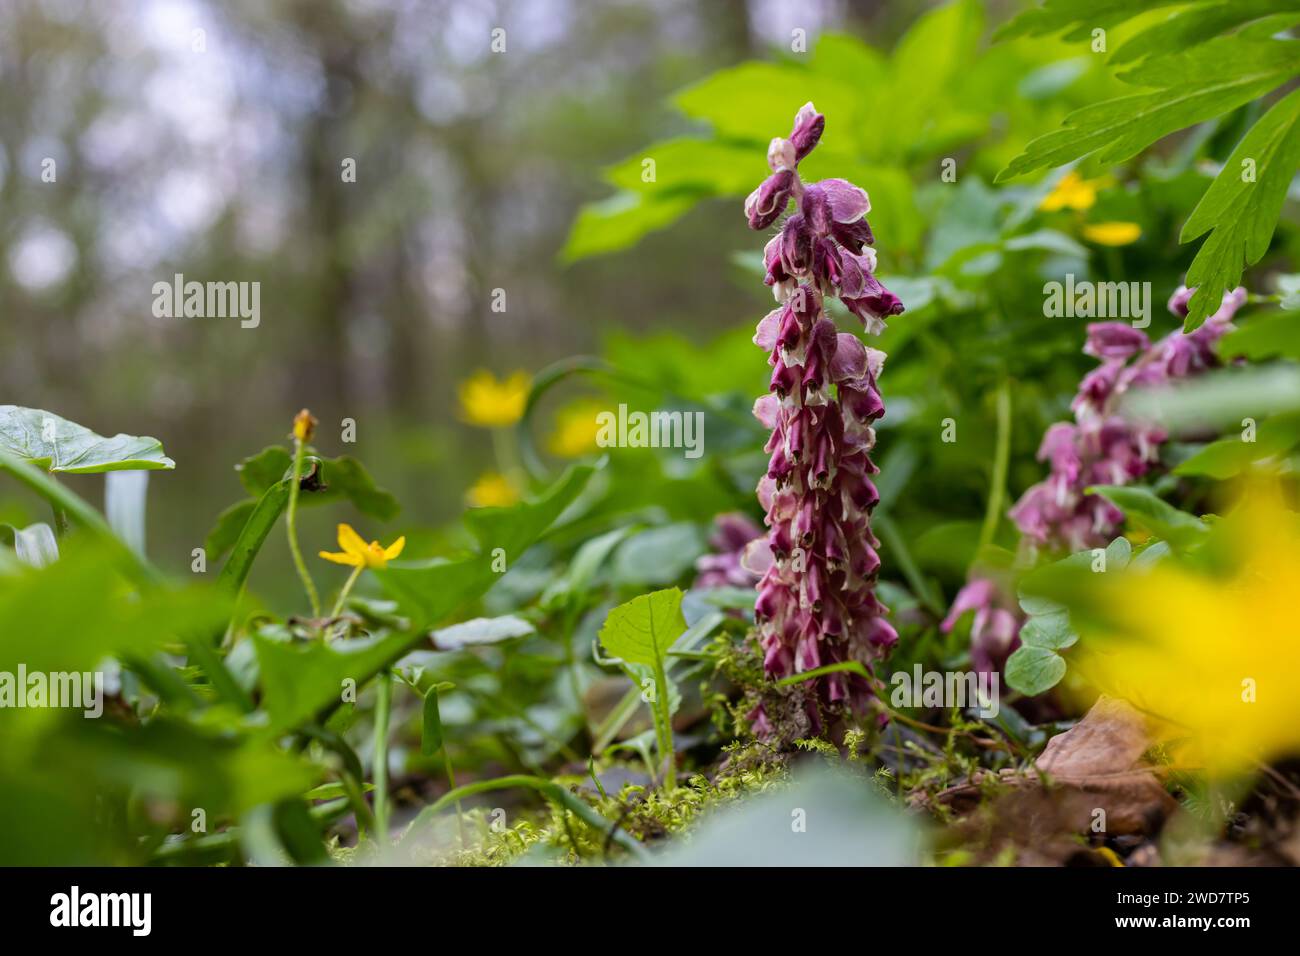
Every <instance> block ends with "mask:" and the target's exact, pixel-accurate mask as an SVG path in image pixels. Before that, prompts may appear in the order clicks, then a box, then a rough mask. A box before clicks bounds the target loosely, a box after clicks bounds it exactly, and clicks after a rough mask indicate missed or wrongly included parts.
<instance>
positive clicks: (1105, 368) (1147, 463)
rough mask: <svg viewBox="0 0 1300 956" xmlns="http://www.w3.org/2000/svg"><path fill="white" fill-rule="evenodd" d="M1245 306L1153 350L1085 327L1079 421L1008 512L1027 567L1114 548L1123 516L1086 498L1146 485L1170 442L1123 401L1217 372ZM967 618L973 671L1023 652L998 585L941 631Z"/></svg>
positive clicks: (1044, 453) (1064, 426)
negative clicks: (1092, 363) (1219, 345)
mask: <svg viewBox="0 0 1300 956" xmlns="http://www.w3.org/2000/svg"><path fill="white" fill-rule="evenodd" d="M1195 291H1196V290H1195V289H1188V288H1187V287H1186V286H1180V287H1179V288H1178V291H1177V292H1175V293H1174V294H1173V296H1172V297H1171V298H1170V300H1169V311H1170V312H1171V313H1173V314H1174V315H1176V316H1178V317H1179V318H1183V317H1186V315H1187V302H1188V300H1189V299H1191V297H1192V294H1193V293H1194V292H1195ZM1245 302H1246V290H1245V289H1244V288H1237V289H1234V290H1233V291H1231V292H1227V293H1224V296H1223V301H1222V303H1221V304H1220V306H1219V309H1218V311H1217V312H1215V313H1214V314H1213V315H1212V316H1210V317H1209V318H1208V319H1206V321H1205V323H1204V324H1203V325H1202V326H1201V327H1200V328H1198V329H1196V330H1195V331H1194V332H1190V333H1188V334H1184V333H1183V332H1182V331H1181V330H1178V331H1174V332H1171V333H1170V334H1169V335H1167V336H1165V337H1164V338H1163V339H1161V340H1160V341H1158V342H1156V343H1155V344H1154V345H1152V344H1151V342H1150V340H1149V339H1148V338H1147V336H1146V334H1145V333H1144V332H1142V331H1141V330H1139V329H1135V328H1133V327H1132V326H1131V325H1127V324H1125V323H1123V322H1098V323H1094V324H1092V325H1089V326H1088V340H1087V342H1086V343H1085V344H1084V347H1083V351H1084V353H1085V354H1087V355H1091V356H1093V357H1094V358H1096V359H1098V360H1099V361H1100V363H1101V364H1100V365H1099V366H1098V367H1097V368H1095V369H1094V370H1093V371H1091V372H1089V373H1088V374H1087V375H1085V376H1084V378H1083V381H1082V382H1080V383H1079V392H1078V394H1077V395H1076V396H1075V398H1074V401H1073V402H1072V403H1071V405H1070V407H1071V408H1072V409H1073V410H1074V421H1073V422H1057V423H1056V424H1054V425H1052V426H1050V427H1049V428H1048V429H1047V431H1046V433H1045V434H1044V435H1043V441H1042V444H1041V445H1040V447H1039V449H1038V459H1039V461H1047V462H1050V464H1051V473H1050V474H1049V475H1048V477H1047V478H1046V479H1045V480H1043V481H1041V482H1039V483H1038V484H1036V485H1034V486H1033V487H1031V488H1029V489H1028V490H1027V491H1026V492H1025V493H1024V494H1023V495H1021V496H1020V500H1019V501H1018V502H1016V504H1015V506H1014V507H1013V508H1012V509H1011V511H1010V516H1011V519H1012V520H1013V521H1015V522H1016V525H1017V526H1018V527H1019V528H1020V533H1021V549H1022V551H1023V552H1024V556H1025V557H1026V558H1030V559H1032V558H1033V557H1035V556H1036V555H1037V554H1039V553H1040V552H1047V553H1056V554H1059V553H1063V552H1067V551H1081V550H1084V549H1086V548H1099V547H1105V546H1106V545H1107V544H1109V543H1110V542H1111V541H1112V540H1113V539H1114V537H1115V535H1116V534H1118V533H1119V529H1120V526H1121V525H1122V523H1123V521H1124V514H1123V512H1121V511H1120V510H1119V509H1118V508H1116V507H1115V506H1114V505H1112V504H1111V503H1110V502H1109V501H1107V500H1106V499H1105V498H1102V497H1100V496H1099V495H1089V494H1085V493H1084V489H1085V488H1087V487H1088V486H1090V485H1123V484H1128V483H1129V482H1130V481H1133V480H1134V479H1137V478H1140V477H1142V476H1143V475H1145V474H1146V473H1147V472H1148V471H1149V470H1150V469H1151V468H1152V467H1153V466H1154V465H1155V463H1156V462H1157V461H1158V459H1159V451H1160V446H1161V445H1162V444H1163V443H1164V442H1165V441H1166V440H1167V439H1168V437H1169V436H1168V435H1167V434H1166V433H1165V431H1164V430H1163V429H1161V428H1159V427H1158V426H1155V425H1152V424H1150V423H1144V422H1140V421H1134V420H1131V419H1128V418H1125V417H1124V416H1123V415H1121V414H1120V410H1119V404H1120V401H1121V400H1122V398H1123V397H1124V395H1125V394H1127V393H1128V392H1130V391H1131V390H1133V389H1141V388H1150V387H1151V386H1153V385H1161V384H1165V383H1168V382H1172V381H1176V380H1179V379H1184V378H1188V377H1190V376H1193V375H1197V374H1199V373H1200V372H1203V371H1205V370H1206V369H1209V368H1213V367H1214V366H1215V365H1217V364H1218V358H1217V357H1216V355H1215V352H1214V345H1215V343H1216V342H1218V340H1219V339H1220V338H1222V337H1223V336H1224V334H1225V333H1227V332H1228V331H1230V330H1231V329H1232V319H1233V317H1234V316H1235V315H1236V313H1237V310H1238V309H1240V308H1241V307H1242V305H1244V304H1245ZM971 610H973V611H975V618H974V620H973V622H972V625H971V663H972V665H973V666H974V667H975V669H976V670H981V671H983V670H997V669H1000V668H1001V666H1002V664H1003V663H1005V661H1006V658H1007V656H1008V655H1009V654H1010V653H1011V651H1013V650H1015V649H1016V647H1018V646H1019V644H1020V641H1019V638H1018V632H1019V630H1020V623H1021V619H1020V614H1019V610H1018V608H1017V607H1016V605H1015V601H1014V600H1013V599H1012V598H1011V597H1010V596H1009V595H1007V594H1006V593H1004V592H1003V590H1002V589H1001V588H1000V587H998V586H997V585H996V584H995V582H994V581H992V580H991V579H989V578H987V577H983V576H979V575H977V576H975V577H973V578H972V579H971V580H970V582H969V583H968V584H967V585H966V586H965V587H963V588H962V589H961V591H959V592H958V593H957V597H956V598H955V599H954V600H953V605H952V609H951V610H950V611H949V612H948V616H947V617H946V618H945V619H944V621H943V624H942V625H941V628H942V630H943V631H944V632H945V633H947V632H948V631H951V630H952V628H953V627H954V626H955V624H956V623H957V620H958V618H960V617H961V615H962V614H963V613H965V612H967V611H971Z"/></svg>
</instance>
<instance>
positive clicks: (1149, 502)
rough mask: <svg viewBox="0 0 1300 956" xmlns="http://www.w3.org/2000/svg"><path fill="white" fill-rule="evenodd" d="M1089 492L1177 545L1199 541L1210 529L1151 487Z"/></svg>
mask: <svg viewBox="0 0 1300 956" xmlns="http://www.w3.org/2000/svg"><path fill="white" fill-rule="evenodd" d="M1086 492H1087V493H1088V494H1090V495H1101V496H1102V497H1103V498H1105V499H1106V500H1107V501H1109V502H1110V503H1111V504H1113V505H1114V506H1115V507H1117V508H1119V509H1120V510H1121V511H1123V512H1124V516H1125V519H1126V520H1128V521H1134V520H1136V521H1137V523H1138V524H1140V525H1142V526H1143V527H1146V528H1147V529H1149V530H1150V531H1151V532H1152V533H1153V534H1155V535H1156V537H1158V538H1162V539H1164V540H1165V541H1168V542H1169V543H1170V544H1171V545H1172V546H1173V547H1175V548H1179V549H1184V548H1188V547H1191V546H1193V545H1195V544H1197V543H1199V542H1200V541H1201V540H1202V539H1203V538H1204V537H1205V535H1206V534H1207V533H1208V532H1209V530H1210V529H1209V526H1208V525H1206V523H1205V522H1204V521H1202V520H1201V519H1200V518H1198V517H1196V515H1192V514H1188V513H1187V512H1186V511H1180V510H1178V509H1177V508H1175V507H1174V506H1173V505H1171V504H1169V503H1168V502H1167V501H1163V500H1161V499H1160V498H1157V497H1156V494H1155V492H1153V491H1152V490H1151V489H1150V488H1143V487H1141V486H1140V485H1094V486H1092V487H1091V488H1088V489H1086ZM1107 550H1108V553H1107V563H1108V565H1109V559H1110V555H1109V549H1107ZM1125 563H1126V564H1127V561H1126V562H1125Z"/></svg>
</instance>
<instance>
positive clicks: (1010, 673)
mask: <svg viewBox="0 0 1300 956" xmlns="http://www.w3.org/2000/svg"><path fill="white" fill-rule="evenodd" d="M1064 676H1065V658H1063V657H1061V655H1060V654H1058V653H1056V651H1053V650H1051V649H1049V648H1046V647H1030V646H1028V645H1025V646H1023V647H1018V648H1016V649H1015V651H1013V652H1012V654H1011V656H1010V657H1008V658H1007V667H1006V678H1007V685H1008V686H1009V687H1011V689H1012V690H1017V691H1019V692H1020V693H1022V694H1024V695H1025V696H1027V697H1036V696H1038V695H1039V694H1042V693H1045V692H1046V691H1049V690H1051V689H1052V688H1053V687H1055V686H1056V685H1057V684H1058V683H1060V681H1061V678H1062V677H1064Z"/></svg>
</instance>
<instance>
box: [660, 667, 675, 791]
mask: <svg viewBox="0 0 1300 956" xmlns="http://www.w3.org/2000/svg"><path fill="white" fill-rule="evenodd" d="M655 710H656V711H657V712H658V714H659V719H658V720H656V721H655V735H656V738H657V740H658V745H659V762H660V764H661V765H662V766H663V768H664V789H666V790H668V791H669V792H672V791H673V790H675V789H677V753H676V751H675V750H674V748H673V715H672V695H671V694H670V693H669V692H668V675H667V673H665V671H664V663H663V659H662V658H660V659H659V660H657V661H655Z"/></svg>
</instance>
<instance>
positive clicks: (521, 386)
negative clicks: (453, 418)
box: [457, 369, 530, 428]
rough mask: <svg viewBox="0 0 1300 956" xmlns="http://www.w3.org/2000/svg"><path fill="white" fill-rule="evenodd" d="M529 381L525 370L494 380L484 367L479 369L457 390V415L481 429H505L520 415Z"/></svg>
mask: <svg viewBox="0 0 1300 956" xmlns="http://www.w3.org/2000/svg"><path fill="white" fill-rule="evenodd" d="M529 385H530V380H529V378H528V373H527V372H515V373H514V374H513V375H511V376H510V377H509V378H507V379H502V380H500V381H498V380H497V378H496V376H494V375H493V374H492V373H491V372H489V371H488V370H487V369H479V370H478V371H476V372H475V373H474V374H473V375H471V376H470V377H469V378H467V379H466V380H465V381H463V382H461V383H460V386H459V388H458V389H457V391H458V393H459V395H460V411H461V416H462V417H463V418H464V419H465V421H467V422H469V423H470V424H471V425H478V426H480V427H482V428H505V427H507V426H509V425H513V424H514V423H515V422H517V421H519V419H520V418H521V417H522V416H523V414H524V403H525V402H527V400H528V388H529Z"/></svg>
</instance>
